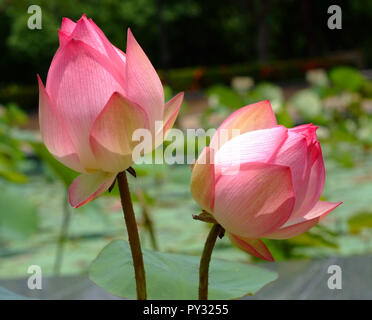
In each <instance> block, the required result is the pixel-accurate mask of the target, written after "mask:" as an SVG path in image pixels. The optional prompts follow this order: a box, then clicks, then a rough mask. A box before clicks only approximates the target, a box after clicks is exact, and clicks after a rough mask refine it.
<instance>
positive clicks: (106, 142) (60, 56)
mask: <svg viewBox="0 0 372 320" xmlns="http://www.w3.org/2000/svg"><path fill="white" fill-rule="evenodd" d="M59 42H60V44H59V48H58V50H57V52H56V54H55V56H54V58H53V61H52V63H51V66H50V68H49V72H48V78H47V82H46V88H44V86H43V83H42V81H41V80H40V78H38V79H39V92H40V93H39V120H40V130H41V134H42V137H43V140H44V143H45V145H46V147H47V148H48V150H49V151H50V153H51V154H52V155H53V156H54V157H55V158H56V159H57V160H59V161H60V162H62V163H63V164H64V165H66V166H67V167H69V168H71V169H73V170H75V171H78V172H81V173H82V174H81V175H80V176H78V177H77V178H76V179H75V180H74V181H73V183H72V184H71V186H70V188H69V194H70V204H71V205H72V206H74V207H79V206H81V205H83V204H85V203H87V202H88V201H90V200H92V199H94V198H96V197H97V196H99V195H100V194H102V193H103V192H104V191H106V190H107V189H108V188H109V187H110V185H111V184H112V183H113V181H114V180H115V177H116V175H117V173H118V172H120V171H123V170H125V169H127V168H128V167H129V166H131V164H132V163H133V161H135V160H136V159H133V158H132V150H133V148H134V146H135V143H134V142H133V141H132V133H133V132H134V131H135V130H136V129H138V128H144V129H148V130H150V132H151V134H152V137H153V139H154V141H159V140H160V142H161V141H162V140H163V137H164V133H165V132H166V131H167V130H168V129H170V128H171V127H172V126H173V124H174V121H175V119H176V117H177V114H178V112H179V109H180V107H181V103H182V100H183V93H180V94H178V95H177V96H175V97H174V98H173V99H172V100H170V101H169V102H168V103H167V104H164V91H163V87H162V84H161V82H160V79H159V77H158V75H157V73H156V71H155V69H154V68H153V66H152V65H151V62H150V61H149V59H148V58H147V56H146V54H145V53H144V52H143V51H142V49H141V47H140V46H139V44H138V43H137V41H136V40H135V38H134V37H133V35H132V33H131V31H130V30H128V35H127V51H126V53H124V52H122V51H121V50H120V49H118V48H116V47H114V46H113V45H112V44H111V43H110V42H109V41H108V40H107V38H106V37H105V35H104V34H103V32H102V31H101V29H99V28H98V27H97V26H96V24H95V23H94V22H93V21H92V20H91V19H87V18H86V16H85V15H84V16H82V18H81V19H80V20H79V21H78V22H77V23H75V22H73V21H71V20H70V19H67V18H64V19H63V21H62V26H61V30H59ZM155 121H163V123H164V127H163V128H160V130H157V132H155V127H156V126H155ZM161 129H162V130H161ZM159 136H160V139H159ZM155 147H156V145H151V150H152V149H153V148H155ZM145 150H148V149H146V148H145Z"/></svg>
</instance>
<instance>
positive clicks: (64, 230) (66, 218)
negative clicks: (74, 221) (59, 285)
mask: <svg viewBox="0 0 372 320" xmlns="http://www.w3.org/2000/svg"><path fill="white" fill-rule="evenodd" d="M70 219H71V212H70V208H69V205H68V192H67V190H66V192H65V197H64V198H63V220H62V226H61V230H60V233H59V237H58V244H57V253H56V260H55V262H54V275H56V276H59V275H60V273H61V267H62V261H63V254H64V247H65V242H66V240H67V236H68V229H69V226H70Z"/></svg>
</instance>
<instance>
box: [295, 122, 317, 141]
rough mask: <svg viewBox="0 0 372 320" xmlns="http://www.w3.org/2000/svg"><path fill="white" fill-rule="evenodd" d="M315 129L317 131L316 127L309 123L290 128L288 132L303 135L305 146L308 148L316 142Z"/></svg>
mask: <svg viewBox="0 0 372 320" xmlns="http://www.w3.org/2000/svg"><path fill="white" fill-rule="evenodd" d="M316 129H318V127H317V126H314V125H313V124H312V123H310V124H303V125H300V126H297V127H294V128H291V129H289V132H295V133H298V134H301V135H303V136H304V137H305V138H306V141H307V145H308V146H310V145H312V144H313V143H315V142H317V141H318V140H317V137H316Z"/></svg>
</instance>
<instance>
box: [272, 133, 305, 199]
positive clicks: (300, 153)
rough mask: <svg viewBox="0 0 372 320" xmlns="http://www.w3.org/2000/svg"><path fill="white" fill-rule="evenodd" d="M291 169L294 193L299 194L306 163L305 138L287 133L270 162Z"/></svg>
mask: <svg viewBox="0 0 372 320" xmlns="http://www.w3.org/2000/svg"><path fill="white" fill-rule="evenodd" d="M271 162H272V163H274V164H280V165H283V166H288V167H290V168H291V172H292V181H293V187H294V191H295V193H296V199H297V193H299V189H300V188H301V187H302V186H303V184H304V183H305V179H306V174H307V172H306V168H307V162H308V154H307V143H306V138H305V137H304V136H303V135H301V134H298V133H294V132H291V131H289V132H288V138H287V140H286V141H285V142H284V143H283V145H282V146H281V148H280V149H279V151H278V152H277V154H276V155H275V157H274V158H273V159H272V161H271Z"/></svg>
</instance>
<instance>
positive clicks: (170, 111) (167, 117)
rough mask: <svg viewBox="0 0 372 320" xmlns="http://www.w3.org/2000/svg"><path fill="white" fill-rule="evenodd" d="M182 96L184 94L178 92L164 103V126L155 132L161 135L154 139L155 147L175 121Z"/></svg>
mask: <svg viewBox="0 0 372 320" xmlns="http://www.w3.org/2000/svg"><path fill="white" fill-rule="evenodd" d="M183 96H184V94H183V92H180V93H179V94H177V95H176V96H175V97H173V98H172V99H171V100H169V101H168V102H167V104H166V105H165V108H164V118H163V123H164V127H163V128H162V130H161V132H158V133H157V135H161V136H159V137H158V138H157V139H156V142H157V144H156V145H155V148H157V147H158V145H160V144H161V142H163V139H164V137H165V136H166V135H167V132H168V130H169V129H172V127H173V125H174V123H175V121H176V118H177V115H178V113H179V111H180V109H181V105H182V101H183Z"/></svg>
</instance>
